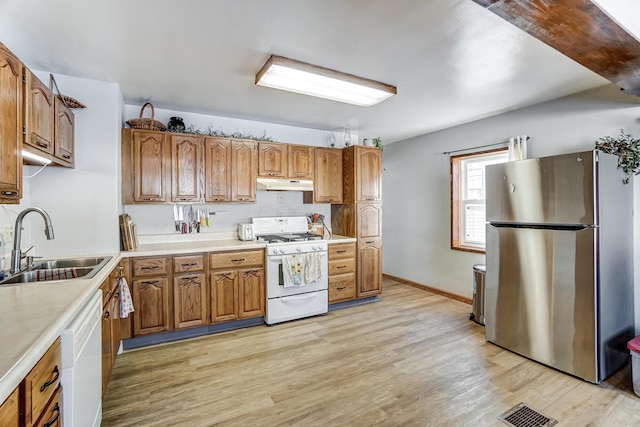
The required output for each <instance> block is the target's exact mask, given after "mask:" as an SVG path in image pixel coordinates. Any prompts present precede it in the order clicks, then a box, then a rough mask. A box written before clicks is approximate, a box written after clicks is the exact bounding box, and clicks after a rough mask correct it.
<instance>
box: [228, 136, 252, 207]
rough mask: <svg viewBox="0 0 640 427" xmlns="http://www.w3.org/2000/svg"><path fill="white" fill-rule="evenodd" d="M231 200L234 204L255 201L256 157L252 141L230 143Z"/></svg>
mask: <svg viewBox="0 0 640 427" xmlns="http://www.w3.org/2000/svg"><path fill="white" fill-rule="evenodd" d="M231 150H232V151H231V167H232V171H233V172H232V174H231V200H232V201H234V202H255V201H256V179H257V173H258V168H257V166H258V165H257V162H258V155H257V152H256V144H255V143H254V142H253V141H233V142H232V143H231Z"/></svg>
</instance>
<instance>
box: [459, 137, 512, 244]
mask: <svg viewBox="0 0 640 427" xmlns="http://www.w3.org/2000/svg"><path fill="white" fill-rule="evenodd" d="M508 160H509V151H508V150H507V149H499V150H491V151H484V152H480V153H471V154H463V155H460V156H452V157H451V248H452V249H459V250H464V251H471V252H484V247H485V197H486V196H485V179H484V168H485V166H487V165H493V164H496V163H504V162H506V161H508Z"/></svg>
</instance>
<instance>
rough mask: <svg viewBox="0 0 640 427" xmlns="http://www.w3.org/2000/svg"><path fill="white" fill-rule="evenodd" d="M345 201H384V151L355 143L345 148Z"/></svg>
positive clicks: (348, 202)
mask: <svg viewBox="0 0 640 427" xmlns="http://www.w3.org/2000/svg"><path fill="white" fill-rule="evenodd" d="M342 155H343V168H344V203H347V204H350V203H357V202H366V203H372V202H382V151H380V149H379V148H377V147H364V146H362V145H354V146H351V147H347V148H345V149H344V150H343V153H342Z"/></svg>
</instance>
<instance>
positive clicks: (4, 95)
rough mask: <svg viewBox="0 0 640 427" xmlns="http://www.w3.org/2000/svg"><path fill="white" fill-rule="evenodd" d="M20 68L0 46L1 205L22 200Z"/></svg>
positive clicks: (11, 55) (17, 62) (3, 47)
mask: <svg viewBox="0 0 640 427" xmlns="http://www.w3.org/2000/svg"><path fill="white" fill-rule="evenodd" d="M22 71H23V66H22V64H21V63H20V61H18V59H17V58H16V57H15V56H13V54H12V53H11V52H9V50H8V49H7V48H5V46H4V45H3V44H2V43H0V203H18V201H19V200H20V198H21V197H22V188H21V185H22V155H21V154H20V148H21V147H22V123H23V119H22V117H23V116H22Z"/></svg>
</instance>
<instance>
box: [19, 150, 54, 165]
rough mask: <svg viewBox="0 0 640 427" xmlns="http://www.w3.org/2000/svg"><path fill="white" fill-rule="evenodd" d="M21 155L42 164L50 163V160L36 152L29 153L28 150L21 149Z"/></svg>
mask: <svg viewBox="0 0 640 427" xmlns="http://www.w3.org/2000/svg"><path fill="white" fill-rule="evenodd" d="M22 157H26V158H27V159H31V160H34V161H36V162H40V163H42V164H43V165H48V164H51V160H49V159H46V158H44V157H42V156H38V155H37V154H33V153H30V152H28V151H26V150H22Z"/></svg>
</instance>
